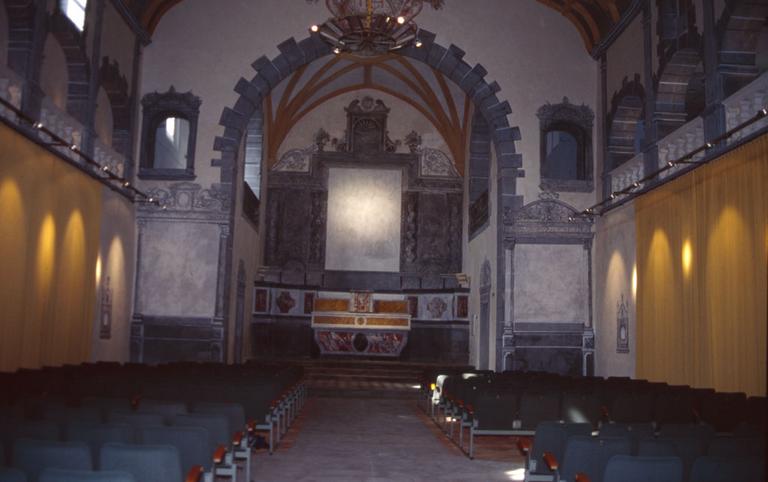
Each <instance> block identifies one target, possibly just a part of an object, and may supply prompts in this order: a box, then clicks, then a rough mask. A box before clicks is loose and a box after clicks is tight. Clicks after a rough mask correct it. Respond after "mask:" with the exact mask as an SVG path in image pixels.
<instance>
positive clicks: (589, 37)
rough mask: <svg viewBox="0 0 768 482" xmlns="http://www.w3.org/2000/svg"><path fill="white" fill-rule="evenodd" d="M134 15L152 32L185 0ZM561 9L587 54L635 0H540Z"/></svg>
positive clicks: (140, 4)
mask: <svg viewBox="0 0 768 482" xmlns="http://www.w3.org/2000/svg"><path fill="white" fill-rule="evenodd" d="M130 1H131V5H132V8H133V11H134V13H135V14H136V15H137V16H138V17H139V19H141V23H142V24H143V25H144V28H146V29H147V31H148V32H150V33H152V32H153V31H154V30H155V28H156V27H157V25H158V24H159V23H160V20H161V19H162V18H163V15H165V14H166V13H167V12H168V11H169V10H170V9H171V8H173V7H174V6H175V5H177V4H179V3H181V1H182V0H130ZM509 1H513V0H509ZM514 1H517V0H514ZM537 1H538V2H540V3H542V4H544V5H546V6H547V7H549V8H552V9H554V10H557V11H558V12H560V14H562V15H563V16H564V17H566V18H567V19H568V20H569V21H570V22H571V23H572V24H573V26H574V27H575V28H576V30H578V32H579V34H580V35H581V38H582V40H583V41H584V46H585V48H586V49H587V51H590V52H591V51H592V49H593V48H594V47H595V45H597V44H598V43H599V42H600V40H601V39H602V38H603V37H604V36H605V35H606V34H607V33H608V32H609V31H610V30H611V28H613V26H614V25H615V24H616V23H617V22H618V21H619V19H620V18H621V15H622V14H623V13H624V12H625V11H626V10H627V9H628V8H629V5H630V3H631V0H537Z"/></svg>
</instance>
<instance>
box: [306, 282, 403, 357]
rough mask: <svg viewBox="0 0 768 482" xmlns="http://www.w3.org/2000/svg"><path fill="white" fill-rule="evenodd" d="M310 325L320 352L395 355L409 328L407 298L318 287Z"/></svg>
mask: <svg viewBox="0 0 768 482" xmlns="http://www.w3.org/2000/svg"><path fill="white" fill-rule="evenodd" d="M311 326H312V330H313V332H314V339H315V342H316V343H317V346H318V347H319V348H320V353H321V354H323V355H362V356H389V357H396V356H399V355H400V353H401V352H402V351H403V348H404V347H405V345H406V343H408V333H409V332H410V330H411V315H410V309H409V305H408V299H407V298H406V297H405V296H403V295H395V294H379V293H373V292H370V291H353V292H351V293H344V292H323V291H320V292H318V293H317V298H315V300H314V307H313V310H312V324H311Z"/></svg>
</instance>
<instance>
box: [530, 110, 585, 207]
mask: <svg viewBox="0 0 768 482" xmlns="http://www.w3.org/2000/svg"><path fill="white" fill-rule="evenodd" d="M537 116H538V117H539V124H540V133H541V161H540V172H541V185H542V189H544V190H547V191H564V192H590V191H592V190H593V189H594V182H593V167H592V166H593V158H592V157H593V156H592V126H593V123H594V118H595V115H594V113H593V112H592V109H590V108H589V107H587V106H586V105H580V106H579V105H573V104H571V103H570V102H569V101H568V98H567V97H564V98H563V101H562V102H561V103H559V104H549V103H547V104H546V105H544V106H542V107H541V108H540V109H539V111H538V113H537Z"/></svg>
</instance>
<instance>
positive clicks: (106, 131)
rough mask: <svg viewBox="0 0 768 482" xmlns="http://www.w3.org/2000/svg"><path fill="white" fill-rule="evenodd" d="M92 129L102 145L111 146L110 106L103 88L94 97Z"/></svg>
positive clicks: (111, 120)
mask: <svg viewBox="0 0 768 482" xmlns="http://www.w3.org/2000/svg"><path fill="white" fill-rule="evenodd" d="M93 127H94V130H95V131H96V135H97V136H98V137H99V139H101V141H102V142H103V143H104V144H106V145H108V146H111V145H112V133H113V132H114V120H113V117H112V104H110V102H109V96H108V95H107V91H106V90H104V88H103V87H102V88H99V93H98V95H97V96H96V112H95V114H94V122H93Z"/></svg>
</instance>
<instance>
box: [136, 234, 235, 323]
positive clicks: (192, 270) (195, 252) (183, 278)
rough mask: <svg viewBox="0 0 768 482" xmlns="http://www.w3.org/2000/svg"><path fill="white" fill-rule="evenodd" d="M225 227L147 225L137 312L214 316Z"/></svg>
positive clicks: (144, 235) (139, 268) (140, 261)
mask: <svg viewBox="0 0 768 482" xmlns="http://www.w3.org/2000/svg"><path fill="white" fill-rule="evenodd" d="M219 231H220V229H219V226H218V225H216V224H207V223H206V224H203V223H199V224H195V223H193V222H171V223H165V222H158V221H155V220H151V221H147V222H146V225H145V226H144V228H143V234H142V236H143V239H142V246H141V259H140V260H139V267H138V276H139V286H141V297H140V300H139V302H138V303H137V306H136V308H135V311H136V312H137V313H142V314H144V315H153V316H186V317H207V318H212V317H213V316H214V309H215V299H216V273H217V266H218V259H219Z"/></svg>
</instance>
